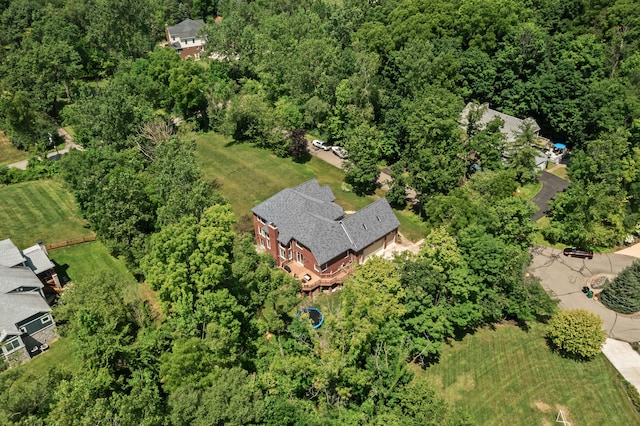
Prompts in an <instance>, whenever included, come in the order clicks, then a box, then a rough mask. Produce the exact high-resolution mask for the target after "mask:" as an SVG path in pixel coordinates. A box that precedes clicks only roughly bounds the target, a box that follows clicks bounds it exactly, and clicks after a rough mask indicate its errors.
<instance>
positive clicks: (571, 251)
mask: <svg viewBox="0 0 640 426" xmlns="http://www.w3.org/2000/svg"><path fill="white" fill-rule="evenodd" d="M562 254H564V255H565V256H571V257H582V258H584V259H593V252H592V251H591V250H588V249H586V248H579V247H567V248H566V249H564V250H563V251H562Z"/></svg>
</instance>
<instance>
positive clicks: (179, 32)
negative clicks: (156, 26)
mask: <svg viewBox="0 0 640 426" xmlns="http://www.w3.org/2000/svg"><path fill="white" fill-rule="evenodd" d="M203 24H204V21H203V20H202V19H195V20H194V19H185V20H184V21H182V22H180V23H179V24H176V25H173V26H170V27H169V28H168V30H169V36H171V37H178V38H179V39H181V40H184V39H187V38H197V36H198V31H199V30H200V27H202V25H203Z"/></svg>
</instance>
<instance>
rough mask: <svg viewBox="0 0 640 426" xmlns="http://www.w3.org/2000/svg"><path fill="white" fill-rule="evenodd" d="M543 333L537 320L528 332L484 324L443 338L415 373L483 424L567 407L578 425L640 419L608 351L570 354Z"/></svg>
mask: <svg viewBox="0 0 640 426" xmlns="http://www.w3.org/2000/svg"><path fill="white" fill-rule="evenodd" d="M544 333H545V326H544V325H542V324H537V323H532V324H530V329H529V330H528V331H524V330H521V329H519V328H517V327H515V326H509V325H505V326H502V325H501V326H496V327H495V330H490V329H489V328H485V329H480V330H477V331H476V332H475V333H474V334H472V335H468V336H466V337H465V338H464V340H463V342H457V341H454V342H452V344H451V345H443V348H442V356H441V357H440V362H439V363H438V364H435V365H433V366H430V367H429V368H427V369H426V370H425V371H424V372H422V371H418V372H417V373H416V374H417V375H418V376H419V377H424V378H426V379H427V380H429V381H430V382H431V383H433V384H434V385H435V387H436V388H437V389H442V388H444V390H443V396H445V398H446V400H447V401H448V402H449V403H453V404H458V405H460V406H463V407H465V408H466V409H467V410H468V412H469V413H470V415H471V417H472V418H473V419H474V420H475V421H476V422H477V423H478V424H482V425H502V424H517V425H525V426H526V425H531V426H539V425H541V424H553V423H554V422H555V416H556V415H557V410H558V407H560V406H562V407H566V410H567V413H568V420H569V421H570V422H572V424H584V425H591V424H621V425H622V424H624V425H628V424H640V417H638V416H637V414H635V412H634V411H633V409H632V407H631V404H630V403H629V401H628V399H627V398H626V395H625V393H624V390H623V389H622V387H621V378H620V377H619V375H618V373H617V372H616V371H615V370H614V369H613V367H612V366H611V365H609V364H608V361H607V360H606V358H604V356H602V355H599V356H597V357H596V358H595V359H594V360H592V361H590V362H588V363H584V362H576V361H573V360H570V359H566V358H563V357H561V356H559V355H557V354H555V353H552V352H551V351H550V350H549V348H548V347H547V346H546V340H545V338H544ZM440 384H442V385H440ZM465 385H467V386H465ZM536 402H537V403H538V404H539V406H538V405H536ZM545 404H546V405H545ZM563 409H564V408H563Z"/></svg>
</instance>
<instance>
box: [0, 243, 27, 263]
mask: <svg viewBox="0 0 640 426" xmlns="http://www.w3.org/2000/svg"><path fill="white" fill-rule="evenodd" d="M24 260H25V259H24V257H22V254H21V253H20V250H18V247H16V245H15V244H13V241H11V240H10V239H9V238H7V239H6V240H2V241H0V265H2V266H7V267H9V268H11V267H12V266H16V265H19V264H21V263H22V262H24Z"/></svg>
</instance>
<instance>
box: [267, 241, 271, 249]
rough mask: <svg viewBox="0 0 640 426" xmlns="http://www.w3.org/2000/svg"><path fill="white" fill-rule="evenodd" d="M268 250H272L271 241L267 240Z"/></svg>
mask: <svg viewBox="0 0 640 426" xmlns="http://www.w3.org/2000/svg"><path fill="white" fill-rule="evenodd" d="M267 248H271V240H267Z"/></svg>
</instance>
